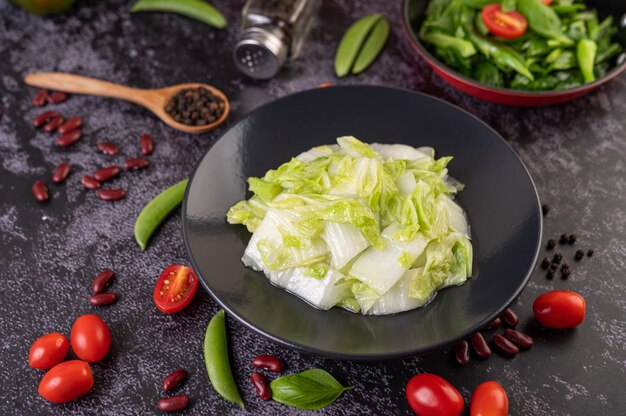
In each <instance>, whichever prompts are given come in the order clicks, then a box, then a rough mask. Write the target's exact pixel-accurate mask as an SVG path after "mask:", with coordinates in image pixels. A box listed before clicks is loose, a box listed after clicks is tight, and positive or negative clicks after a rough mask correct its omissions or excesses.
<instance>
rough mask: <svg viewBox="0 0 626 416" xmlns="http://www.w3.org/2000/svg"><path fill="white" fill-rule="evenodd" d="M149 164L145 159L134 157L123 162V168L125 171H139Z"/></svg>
mask: <svg viewBox="0 0 626 416" xmlns="http://www.w3.org/2000/svg"><path fill="white" fill-rule="evenodd" d="M149 164H150V162H148V160H147V159H143V158H141V157H134V158H132V159H128V160H126V162H124V168H125V169H126V170H139V169H145V168H147V167H148V165H149Z"/></svg>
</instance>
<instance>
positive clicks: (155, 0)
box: [130, 0, 227, 29]
mask: <svg viewBox="0 0 626 416" xmlns="http://www.w3.org/2000/svg"><path fill="white" fill-rule="evenodd" d="M130 11H131V13H136V12H172V13H178V14H182V15H183V16H187V17H190V18H192V19H196V20H199V21H201V22H204V23H206V24H208V25H211V26H215V27H217V28H219V29H223V28H225V27H226V24H227V23H226V19H225V18H224V16H223V15H222V13H220V11H219V10H217V9H216V8H215V7H213V6H211V5H210V4H209V3H206V2H204V1H202V0H139V1H138V2H137V3H135V5H134V6H133V7H132V9H130Z"/></svg>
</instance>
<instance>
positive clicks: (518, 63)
mask: <svg viewBox="0 0 626 416" xmlns="http://www.w3.org/2000/svg"><path fill="white" fill-rule="evenodd" d="M468 35H469V37H470V39H471V41H472V43H473V44H474V45H476V48H478V50H479V51H480V52H481V53H482V54H483V55H485V56H486V57H487V58H492V59H493V60H494V62H495V63H496V65H498V67H500V68H507V69H512V70H514V71H515V72H517V73H518V74H520V75H523V76H525V77H526V78H528V79H530V80H533V79H535V77H534V76H533V74H532V73H531V72H530V70H529V69H528V68H527V67H526V65H525V64H524V60H523V59H522V58H521V57H520V56H519V55H518V54H517V53H516V52H515V51H514V50H512V49H511V48H508V47H506V46H504V45H501V44H499V43H496V42H494V41H492V40H490V39H488V38H486V37H484V36H481V35H480V34H478V33H477V32H476V30H475V29H473V28H472V29H471V30H469V31H468Z"/></svg>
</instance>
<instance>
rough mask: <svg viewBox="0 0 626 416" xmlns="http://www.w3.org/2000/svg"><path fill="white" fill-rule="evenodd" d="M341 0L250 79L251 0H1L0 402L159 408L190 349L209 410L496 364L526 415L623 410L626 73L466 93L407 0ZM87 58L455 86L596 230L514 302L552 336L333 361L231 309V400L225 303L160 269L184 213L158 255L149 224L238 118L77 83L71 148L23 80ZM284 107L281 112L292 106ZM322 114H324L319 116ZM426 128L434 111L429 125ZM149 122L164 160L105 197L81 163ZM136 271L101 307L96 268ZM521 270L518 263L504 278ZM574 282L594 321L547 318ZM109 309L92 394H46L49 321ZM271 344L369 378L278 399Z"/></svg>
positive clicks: (457, 374)
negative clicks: (243, 22)
mask: <svg viewBox="0 0 626 416" xmlns="http://www.w3.org/2000/svg"><path fill="white" fill-rule="evenodd" d="M368 3H369V2H350V1H341V2H325V5H324V7H323V9H322V17H323V22H322V24H321V26H319V27H318V30H317V31H316V32H315V33H314V34H313V36H312V38H311V40H310V41H309V42H308V43H307V44H306V47H305V49H304V55H305V56H304V57H303V58H302V59H300V60H298V61H297V62H295V63H294V64H293V65H292V66H291V67H290V68H289V69H287V70H285V71H283V72H282V73H281V74H280V76H279V77H277V78H276V79H274V80H272V81H269V82H265V83H258V82H252V81H250V80H246V79H243V78H242V77H240V76H239V74H238V73H237V72H236V71H235V69H234V66H233V64H232V63H231V58H230V51H231V48H232V45H233V42H234V41H235V39H236V32H237V26H238V20H239V18H238V15H239V10H240V9H241V5H242V2H241V1H225V0H220V1H217V0H216V1H215V4H216V5H217V6H218V7H219V8H220V9H221V10H224V11H225V14H226V15H227V18H228V20H229V22H231V25H230V27H229V29H228V30H226V31H216V30H213V29H211V28H210V27H207V26H205V25H203V24H201V23H198V22H194V21H191V20H188V19H186V18H183V17H180V16H175V15H171V14H143V15H135V16H130V15H129V13H128V9H129V4H128V2H125V1H121V0H119V1H100V2H97V1H95V0H93V1H79V5H78V7H75V8H74V9H73V10H72V13H70V14H68V15H66V16H60V17H55V18H53V19H46V20H43V19H40V18H37V17H32V16H29V15H27V14H25V13H23V12H21V11H19V10H17V9H15V8H14V7H12V6H11V5H9V4H6V3H0V57H2V59H0V77H1V78H0V107H2V108H3V109H4V115H3V116H2V118H1V119H0V252H1V253H2V254H1V255H0V278H1V279H2V291H1V292H0V331H1V333H2V335H3V339H2V341H1V343H0V345H1V346H2V366H1V367H0V385H2V388H1V389H0V414H2V415H12V414H29V415H43V414H72V415H96V414H97V415H139V414H152V413H155V412H156V410H154V409H155V405H156V402H157V400H158V399H159V398H160V397H163V396H165V395H164V394H163V393H162V391H161V390H160V387H159V384H160V381H161V379H162V377H163V376H165V375H166V374H168V373H169V372H170V371H171V370H173V369H175V368H178V367H184V368H186V369H187V370H188V371H189V372H190V377H189V380H188V382H187V383H186V384H185V385H184V386H183V387H181V388H179V389H178V390H177V392H180V393H188V394H190V395H191V397H192V404H191V408H190V409H189V410H188V411H187V412H186V414H197V415H225V414H235V415H243V414H251V415H267V416H269V415H278V414H280V415H287V414H289V415H292V414H293V415H296V414H318V415H355V416H356V415H359V416H360V415H366V414H372V415H374V414H375V415H399V414H401V415H410V414H412V413H411V411H410V409H409V408H408V406H407V405H406V401H405V398H404V385H405V383H406V381H407V380H408V379H409V378H410V377H411V376H412V375H413V374H415V373H416V372H435V373H437V374H440V375H441V376H443V377H445V378H447V379H448V380H450V381H451V382H452V383H453V384H454V385H456V386H457V387H458V388H459V390H460V391H461V393H462V394H463V396H464V397H465V398H466V399H467V400H469V397H470V394H471V392H472V391H473V390H474V388H475V387H476V386H477V385H478V384H479V383H481V382H483V381H485V380H488V379H494V380H497V381H499V382H500V383H501V384H502V385H503V386H504V387H505V389H506V390H507V391H508V393H509V399H510V403H511V411H510V413H511V414H512V415H537V416H543V415H591V414H603V415H618V414H623V413H624V409H625V408H626V397H625V396H624V394H623V381H624V380H625V379H626V335H625V334H626V322H625V319H624V315H625V314H626V301H625V300H624V293H625V290H626V284H625V280H624V273H625V272H626V267H625V266H626V262H625V260H624V259H625V258H626V249H625V248H624V247H626V244H625V243H626V238H625V237H624V235H626V234H625V232H626V230H625V226H626V214H625V212H624V208H625V207H626V197H625V195H626V164H625V160H626V140H624V135H625V128H626V121H625V120H624V114H625V111H626V77H624V76H621V77H619V78H618V79H616V80H615V81H613V82H612V83H610V84H609V85H607V86H604V87H602V88H600V89H599V90H598V91H597V92H594V93H592V94H591V95H589V96H587V97H584V98H582V99H579V100H578V101H575V102H573V103H570V104H566V105H562V106H558V107H553V108H544V109H515V108H506V107H500V106H495V105H490V104H486V103H482V102H479V101H476V100H474V99H472V98H469V97H467V96H464V95H463V94H461V93H458V92H456V91H455V90H453V89H451V88H450V87H448V86H446V85H445V84H444V83H443V81H441V80H440V79H439V78H437V77H436V76H434V75H433V74H432V73H431V72H430V71H429V70H428V69H427V67H426V65H425V63H424V62H422V61H420V60H419V59H417V58H416V57H415V56H414V54H413V52H412V51H411V49H410V47H409V45H408V42H407V41H406V40H405V39H404V37H403V34H402V30H401V27H400V26H399V24H398V22H399V19H400V13H399V2H398V1H393V2H385V4H383V2H381V4H380V5H372V4H368ZM375 10H378V11H383V12H385V14H386V15H387V16H388V18H389V19H390V21H392V23H393V24H392V35H391V38H390V41H389V44H388V46H387V48H386V51H385V53H384V54H383V56H382V57H381V59H379V60H378V62H376V63H375V64H374V65H373V66H372V67H371V68H370V69H369V70H368V71H367V72H366V73H365V74H364V75H362V76H360V77H358V78H347V79H345V80H341V81H338V80H336V79H335V77H334V75H333V72H332V64H331V63H332V57H333V52H334V45H335V44H336V42H337V40H338V37H339V36H340V34H341V33H342V31H343V30H344V28H345V27H346V26H347V24H348V22H350V21H351V20H353V18H355V17H357V16H361V15H363V14H366V13H369V12H372V11H375ZM49 70H61V71H69V72H77V73H81V74H85V75H90V76H94V77H100V78H105V79H108V80H111V81H116V82H121V83H126V84H130V85H135V86H140V87H157V86H164V85H168V84H175V83H179V82H186V81H199V82H208V83H211V84H213V85H215V86H217V87H218V88H220V89H222V90H223V91H224V92H225V93H226V94H227V95H228V96H229V97H231V98H232V101H233V106H234V110H235V113H234V114H233V117H231V118H230V123H232V122H234V121H235V120H236V118H237V117H238V115H241V114H243V113H245V112H246V111H249V110H250V109H252V108H254V107H256V106H257V105H259V104H261V103H263V102H266V101H268V100H271V99H272V98H274V97H279V96H283V95H286V94H289V93H291V92H295V91H300V90H302V89H306V88H311V87H313V86H315V85H316V84H318V83H321V82H329V81H330V82H335V83H342V84H344V83H345V84H348V83H368V84H379V85H390V86H398V87H404V88H410V89H416V90H419V91H424V92H427V93H430V94H433V95H435V96H438V97H442V98H444V99H446V100H448V101H451V102H453V103H455V104H457V105H459V106H461V107H463V108H465V109H467V110H469V111H470V112H472V113H474V114H476V115H477V116H478V117H480V118H481V119H483V120H485V121H486V122H487V123H489V124H490V125H492V126H493V127H494V128H495V129H496V130H498V131H499V132H500V133H501V134H502V135H503V136H504V137H505V138H506V139H507V140H508V141H509V142H510V143H511V144H512V145H513V147H514V148H515V149H516V150H517V151H518V152H519V154H520V156H521V157H522V159H523V160H524V161H525V163H526V164H527V166H528V168H529V170H530V172H531V174H532V176H533V177H534V179H535V181H536V184H537V186H538V188H539V193H540V195H541V197H542V199H543V201H544V202H545V203H548V204H549V205H550V207H551V210H550V213H549V214H548V216H547V217H546V221H545V229H544V232H545V238H546V240H547V239H548V238H550V237H555V238H558V236H559V235H560V234H561V233H563V232H568V233H571V232H575V233H576V234H577V235H578V241H579V242H578V243H577V245H576V246H574V247H572V246H557V249H558V250H559V251H561V252H562V253H563V255H564V259H566V261H567V262H569V263H570V265H571V267H572V275H571V276H570V278H569V279H568V280H567V281H563V280H561V279H560V278H559V277H556V278H554V279H553V280H552V281H549V280H547V279H546V278H545V276H544V275H545V272H544V271H542V270H541V269H540V268H539V267H538V268H537V271H536V273H535V275H534V276H533V278H532V280H531V282H530V284H529V285H528V287H527V288H526V290H525V291H524V293H523V294H522V296H521V297H520V299H518V301H517V302H516V303H515V304H514V308H515V309H516V311H517V312H518V314H519V315H520V319H521V324H520V327H521V328H522V329H523V330H524V331H526V332H528V333H529V334H531V335H532V336H533V337H534V338H535V347H533V349H531V350H530V351H528V352H524V353H522V354H520V355H519V356H518V357H517V358H515V359H513V360H510V359H505V358H503V357H501V356H497V355H496V356H494V357H492V358H491V359H489V360H488V361H486V362H483V361H480V360H477V359H474V360H473V361H472V362H471V364H470V365H468V366H467V367H464V368H458V367H457V366H456V365H455V364H454V362H453V357H452V353H451V351H449V350H446V351H439V352H434V353H432V354H430V355H428V356H425V357H421V358H413V359H407V360H404V361H392V362H385V363H371V364H358V363H350V362H333V361H330V360H324V359H320V358H316V357H310V356H306V355H301V354H298V353H295V352H292V351H289V350H286V349H284V348H281V347H278V346H276V345H274V344H272V343H270V342H268V341H266V340H264V339H262V338H259V337H258V336H257V335H255V334H253V333H251V332H250V331H248V330H247V329H245V328H244V327H242V326H241V325H238V324H237V323H236V322H234V321H233V320H229V334H230V338H229V339H230V344H231V349H232V351H233V353H232V355H233V359H232V362H233V367H234V369H235V372H236V378H237V381H238V382H239V386H240V389H241V391H242V394H243V396H244V399H245V400H246V402H247V407H246V409H245V410H240V409H237V408H235V407H234V406H230V405H229V404H227V403H226V402H225V401H224V400H223V399H221V398H220V397H219V396H218V395H217V394H216V393H215V392H214V390H213V389H212V388H211V386H210V384H209V382H208V379H207V377H206V373H205V369H204V363H203V359H202V338H203V334H204V330H205V328H206V325H207V323H208V321H209V319H210V317H211V316H212V314H213V313H214V312H215V311H216V309H217V308H216V304H215V302H213V300H211V299H210V298H209V297H208V296H207V295H206V294H204V293H198V295H197V296H196V298H195V300H194V301H193V303H192V304H191V306H190V307H189V308H187V309H186V310H185V311H184V312H182V313H179V314H176V315H172V316H166V315H163V314H161V313H159V312H158V311H157V310H156V308H155V307H154V305H153V303H152V287H153V284H154V282H155V280H156V277H157V276H158V274H159V273H160V271H161V270H162V269H163V268H164V267H165V266H167V265H168V264H170V263H173V262H183V263H184V262H186V254H185V251H184V248H183V243H182V240H181V233H180V223H179V220H180V217H179V216H178V215H175V216H174V217H173V218H172V219H171V220H170V221H168V222H167V224H165V226H164V227H163V228H162V229H161V231H160V232H159V233H158V234H157V235H156V238H155V239H154V241H153V242H152V244H151V245H150V247H149V249H148V250H147V252H145V253H140V251H139V249H138V248H137V246H136V245H135V243H134V242H133V238H132V227H133V222H134V218H135V216H136V215H137V213H138V212H139V211H140V209H141V207H142V206H143V204H144V203H145V202H146V201H148V200H149V199H150V198H151V197H152V196H153V195H155V194H156V193H157V192H158V191H159V190H160V189H162V188H163V187H165V186H167V185H169V184H172V183H174V182H176V181H177V180H179V179H181V178H183V177H185V176H187V175H189V174H190V173H191V171H192V169H193V166H194V164H195V163H196V161H197V160H198V158H199V157H200V156H201V155H202V154H203V152H204V151H205V150H206V149H208V147H209V146H210V145H211V143H212V142H213V141H214V140H215V138H217V137H218V136H219V134H220V132H221V131H223V128H222V129H220V130H216V131H214V132H211V133H210V134H207V135H203V136H188V135H184V134H180V133H176V132H174V131H173V130H171V129H169V128H167V127H166V126H164V125H163V124H161V123H160V122H159V121H158V120H156V119H155V118H154V117H153V116H151V115H150V114H149V113H148V112H147V111H145V110H143V109H141V108H139V107H136V106H134V105H131V104H126V103H121V102H116V101H112V100H107V99H99V98H91V97H79V96H75V97H72V98H71V99H70V100H69V101H67V102H66V103H63V104H61V105H59V106H56V108H58V109H59V110H60V111H61V112H63V113H64V114H66V115H68V116H70V115H81V116H83V117H84V118H85V119H86V121H87V122H86V127H85V128H84V138H83V139H82V140H81V141H80V142H79V143H78V144H77V145H76V146H74V147H73V148H71V149H68V150H64V151H60V150H57V149H55V148H54V146H53V144H52V143H53V141H52V138H51V137H49V135H48V134H45V133H43V132H39V131H35V130H34V129H33V128H32V127H31V120H32V118H33V117H34V116H35V115H36V114H38V113H39V112H40V111H41V110H39V109H33V108H32V106H31V105H30V99H31V98H32V95H33V93H34V89H31V88H28V87H26V86H25V85H24V84H23V83H22V82H21V81H20V79H21V78H22V77H23V76H24V75H26V74H27V73H29V72H33V71H49ZM277 122H280V121H279V120H277ZM320 122H323V121H322V120H320ZM416 131H417V132H419V126H416ZM142 133H150V134H152V135H153V136H154V137H155V142H156V148H155V153H154V154H153V155H152V156H150V162H151V166H150V168H149V169H148V170H146V171H139V172H133V173H125V174H123V175H122V176H121V177H120V178H119V179H117V180H116V182H115V185H116V186H117V185H118V184H119V185H120V186H122V187H125V188H126V189H127V190H128V195H127V198H126V199H125V200H123V201H121V202H115V203H107V202H103V201H100V200H98V199H97V198H96V196H95V194H94V193H92V192H86V191H85V190H84V189H83V187H82V185H80V183H79V181H80V177H81V176H82V175H83V174H85V173H86V172H91V171H93V170H94V169H95V168H96V167H99V166H103V165H106V164H109V163H110V162H111V161H114V162H117V163H122V162H123V160H124V159H125V158H126V157H130V156H135V155H138V154H139V148H138V138H139V135H140V134H142ZM104 139H109V140H112V141H114V142H115V143H117V144H119V145H120V147H121V152H120V154H119V155H117V156H115V157H107V156H104V155H102V154H100V153H98V152H97V151H96V150H95V144H96V143H97V142H98V141H101V140H104ZM62 160H68V161H70V163H71V164H72V170H73V171H72V174H71V176H70V177H69V180H68V183H67V184H65V185H60V186H58V185H51V186H50V190H51V194H52V200H51V201H50V202H49V203H47V204H38V203H36V202H35V201H34V199H33V198H32V195H31V192H30V187H31V184H32V183H33V182H34V181H35V180H36V179H39V178H44V179H46V180H47V181H48V182H50V181H49V180H48V178H49V177H50V175H51V174H52V171H53V169H54V167H55V166H56V165H57V164H58V163H59V162H60V161H62ZM578 247H580V248H583V249H587V248H593V249H595V250H596V251H595V254H594V256H593V257H592V258H585V259H583V260H582V261H581V262H580V263H578V262H573V261H572V259H573V256H574V253H575V251H576V249H577V248H578ZM109 267H110V268H113V269H114V270H115V271H116V272H117V277H116V280H115V283H114V285H113V287H112V290H114V291H116V292H118V293H119V294H120V300H119V302H118V303H117V304H115V305H112V306H110V307H107V308H103V309H98V310H96V309H94V308H93V307H90V306H89V303H88V295H89V286H90V283H91V280H92V278H93V277H94V276H95V275H96V274H97V273H98V272H99V271H100V270H102V269H104V268H109ZM503 278H506V276H503ZM553 288H557V289H572V290H576V291H578V292H580V293H581V294H583V295H584V296H585V297H586V299H587V302H588V310H587V319H586V321H585V323H584V324H583V325H582V326H581V327H579V328H577V329H575V330H569V331H552V330H548V329H545V328H541V327H539V326H538V325H537V324H535V323H534V321H533V319H532V312H531V305H532V301H533V299H534V298H535V297H536V296H537V295H538V294H540V293H542V292H543V291H546V290H549V289H553ZM94 311H95V312H96V313H98V314H100V315H101V316H102V317H103V318H104V319H105V320H106V322H107V323H108V324H109V326H110V328H111V331H112V333H113V344H112V348H111V353H110V354H109V355H108V356H107V358H106V359H105V360H104V361H103V362H101V363H98V364H94V365H93V366H92V367H93V371H94V374H95V378H96V385H95V387H94V389H93V391H92V392H91V393H90V394H89V395H88V396H86V397H84V398H82V399H80V400H78V401H76V402H74V403H70V404H67V405H52V404H50V403H46V402H45V401H44V400H43V399H41V398H40V397H39V396H38V395H37V384H38V382H39V380H40V378H41V376H42V374H43V373H42V372H41V371H39V370H34V369H31V368H29V367H28V364H27V355H28V349H29V347H30V345H31V343H32V342H33V341H34V340H35V339H36V338H37V337H39V336H40V335H42V334H44V333H47V332H51V331H60V332H63V333H66V334H68V333H69V329H70V327H71V324H72V322H73V320H74V319H75V318H76V317H77V316H79V315H80V314H83V313H87V312H94ZM257 353H274V354H276V355H278V356H280V357H282V358H283V359H284V360H285V361H286V362H287V363H288V368H287V371H288V372H295V371H300V370H304V369H307V368H310V367H323V368H325V369H328V370H329V371H330V372H331V373H333V374H334V375H335V376H336V377H337V378H338V379H339V380H341V381H342V382H344V383H346V384H350V385H353V386H354V387H355V388H354V390H352V391H350V392H348V393H347V394H345V396H343V397H342V398H341V399H339V400H338V401H337V402H336V403H335V404H334V405H332V406H331V407H328V408H326V409H324V410H322V411H317V412H298V411H295V410H292V409H288V408H286V407H284V406H282V405H279V404H277V403H273V402H270V403H262V402H260V400H258V399H257V398H256V397H255V394H254V393H253V392H252V390H251V385H250V384H249V381H248V377H249V374H250V372H251V367H250V364H249V362H250V361H251V360H252V358H253V357H254V356H255V355H256V354H257Z"/></svg>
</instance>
